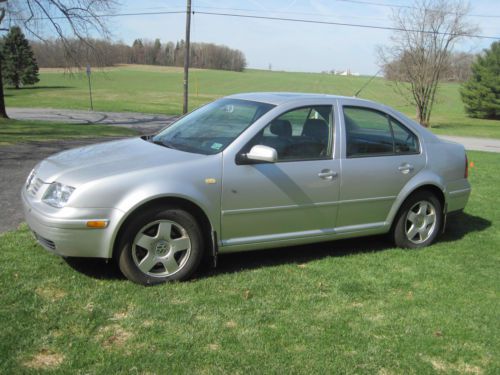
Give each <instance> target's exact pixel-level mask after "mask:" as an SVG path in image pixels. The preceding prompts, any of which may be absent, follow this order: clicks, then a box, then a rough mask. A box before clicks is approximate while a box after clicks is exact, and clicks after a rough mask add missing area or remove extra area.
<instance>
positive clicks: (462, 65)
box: [382, 52, 477, 82]
mask: <svg viewBox="0 0 500 375" xmlns="http://www.w3.org/2000/svg"><path fill="white" fill-rule="evenodd" d="M476 56H477V55H475V54H472V53H467V52H450V53H448V54H447V55H446V58H445V61H444V62H443V68H442V69H443V70H442V73H441V80H442V81H445V82H465V81H467V80H468V79H469V78H470V77H471V75H472V69H471V68H472V64H473V62H474V60H475V59H476ZM408 64H413V62H412V56H411V55H410V53H402V54H401V56H399V57H398V58H397V59H395V60H392V61H389V62H386V63H384V64H383V66H382V71H383V74H384V78H386V79H388V80H391V81H397V80H399V81H403V82H409V81H410V79H411V77H410V74H408V70H407V65H408Z"/></svg>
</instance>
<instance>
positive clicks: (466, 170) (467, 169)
mask: <svg viewBox="0 0 500 375" xmlns="http://www.w3.org/2000/svg"><path fill="white" fill-rule="evenodd" d="M467 177H469V159H467V154H465V172H464V178H467Z"/></svg>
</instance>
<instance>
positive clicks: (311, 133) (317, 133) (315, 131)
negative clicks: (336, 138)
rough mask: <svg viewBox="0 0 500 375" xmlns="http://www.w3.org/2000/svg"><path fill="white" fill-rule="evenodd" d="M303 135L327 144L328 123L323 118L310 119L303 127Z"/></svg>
mask: <svg viewBox="0 0 500 375" xmlns="http://www.w3.org/2000/svg"><path fill="white" fill-rule="evenodd" d="M302 135H303V136H306V137H310V138H314V139H316V140H318V141H320V142H321V143H323V144H326V143H327V141H328V124H327V123H326V122H325V121H324V120H321V119H314V118H311V119H308V120H307V121H306V123H305V124H304V128H303V129H302Z"/></svg>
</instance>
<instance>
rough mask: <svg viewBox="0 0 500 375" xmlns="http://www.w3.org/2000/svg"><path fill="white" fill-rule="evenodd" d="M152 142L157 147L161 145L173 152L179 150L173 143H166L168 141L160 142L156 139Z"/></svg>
mask: <svg viewBox="0 0 500 375" xmlns="http://www.w3.org/2000/svg"><path fill="white" fill-rule="evenodd" d="M151 142H153V143H154V144H155V145H160V146H163V147H167V148H171V149H173V150H177V147H175V146H173V145H172V143H169V142H166V141H159V140H156V139H152V140H151Z"/></svg>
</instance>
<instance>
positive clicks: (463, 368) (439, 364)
mask: <svg viewBox="0 0 500 375" xmlns="http://www.w3.org/2000/svg"><path fill="white" fill-rule="evenodd" d="M422 359H423V360H424V361H426V362H428V363H430V364H431V365H432V367H433V368H434V370H436V371H439V372H458V373H460V374H476V375H480V374H482V373H483V369H482V368H480V367H479V366H474V365H470V364H468V363H465V362H462V361H460V362H459V363H450V362H446V361H443V360H442V359H440V358H431V357H423V358H422Z"/></svg>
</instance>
